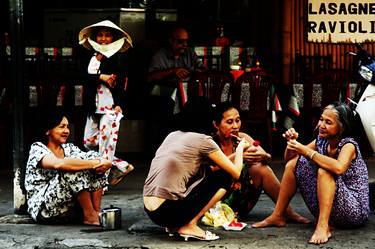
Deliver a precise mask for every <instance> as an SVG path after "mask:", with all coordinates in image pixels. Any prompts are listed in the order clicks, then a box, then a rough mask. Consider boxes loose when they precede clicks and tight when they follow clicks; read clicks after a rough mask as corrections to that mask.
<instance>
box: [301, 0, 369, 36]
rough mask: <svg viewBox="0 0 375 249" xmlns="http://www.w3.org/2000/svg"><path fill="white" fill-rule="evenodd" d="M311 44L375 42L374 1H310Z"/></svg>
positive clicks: (308, 26) (308, 30) (309, 31)
mask: <svg viewBox="0 0 375 249" xmlns="http://www.w3.org/2000/svg"><path fill="white" fill-rule="evenodd" d="M307 8H308V9H307V18H308V19H307V25H306V29H307V40H308V41H309V42H332V43H340V42H348V43H349V42H350V43H352V42H371V41H375V1H374V0H357V1H356V0H328V1H327V0H308V7H307Z"/></svg>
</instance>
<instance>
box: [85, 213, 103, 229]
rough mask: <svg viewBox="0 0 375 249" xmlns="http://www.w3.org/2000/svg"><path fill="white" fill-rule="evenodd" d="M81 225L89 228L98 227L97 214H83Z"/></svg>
mask: <svg viewBox="0 0 375 249" xmlns="http://www.w3.org/2000/svg"><path fill="white" fill-rule="evenodd" d="M83 224H85V225H90V226H99V225H100V222H99V213H98V212H93V213H91V214H85V216H84V217H83Z"/></svg>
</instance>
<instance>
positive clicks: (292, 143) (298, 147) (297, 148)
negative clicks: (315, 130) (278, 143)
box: [286, 139, 311, 156]
mask: <svg viewBox="0 0 375 249" xmlns="http://www.w3.org/2000/svg"><path fill="white" fill-rule="evenodd" d="M286 148H287V149H289V150H291V151H294V152H296V153H297V154H299V155H304V156H305V155H307V153H308V151H309V150H311V149H309V148H308V147H307V146H306V145H303V144H301V143H300V142H298V141H297V140H295V139H290V140H289V141H288V142H287V145H286Z"/></svg>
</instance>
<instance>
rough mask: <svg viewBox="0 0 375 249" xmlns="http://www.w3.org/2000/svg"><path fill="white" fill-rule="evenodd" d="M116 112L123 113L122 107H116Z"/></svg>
mask: <svg viewBox="0 0 375 249" xmlns="http://www.w3.org/2000/svg"><path fill="white" fill-rule="evenodd" d="M115 112H116V113H122V109H121V107H120V106H118V105H117V106H115Z"/></svg>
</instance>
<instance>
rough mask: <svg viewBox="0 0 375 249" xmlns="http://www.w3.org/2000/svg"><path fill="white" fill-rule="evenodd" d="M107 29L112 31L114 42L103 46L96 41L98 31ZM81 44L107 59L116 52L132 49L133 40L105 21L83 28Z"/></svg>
mask: <svg viewBox="0 0 375 249" xmlns="http://www.w3.org/2000/svg"><path fill="white" fill-rule="evenodd" d="M102 28H105V29H108V30H110V32H111V34H112V36H113V41H112V42H111V43H108V44H101V43H98V42H97V41H96V37H95V36H96V34H97V32H98V30H100V29H102ZM78 39H79V44H80V45H82V46H83V47H85V48H86V49H90V50H91V49H93V50H95V51H97V52H99V53H102V54H104V55H105V56H106V57H108V58H109V57H111V56H112V55H113V54H115V53H116V52H125V51H126V50H128V49H129V48H130V47H132V46H133V45H132V39H131V38H130V36H129V35H128V34H127V33H126V32H125V31H124V30H122V29H121V28H120V27H118V26H117V25H116V24H114V23H113V22H111V21H109V20H104V21H101V22H98V23H95V24H92V25H90V26H87V27H85V28H83V29H82V30H81V31H80V32H79V35H78Z"/></svg>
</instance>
